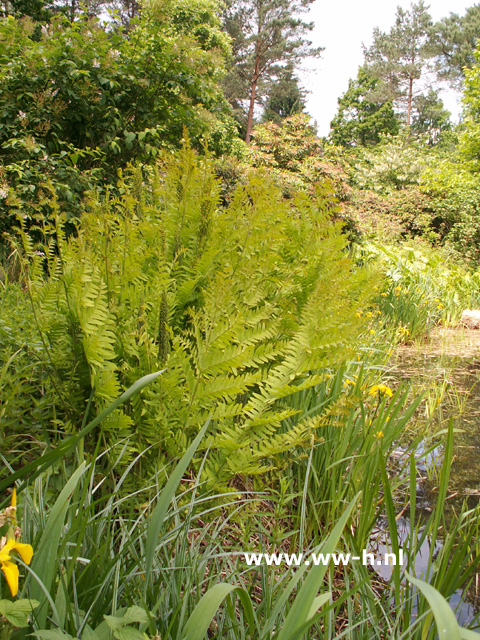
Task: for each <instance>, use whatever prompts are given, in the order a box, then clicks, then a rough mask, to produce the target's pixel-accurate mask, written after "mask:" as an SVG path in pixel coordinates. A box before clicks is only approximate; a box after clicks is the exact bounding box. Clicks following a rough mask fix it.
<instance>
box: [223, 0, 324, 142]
mask: <svg viewBox="0 0 480 640" xmlns="http://www.w3.org/2000/svg"><path fill="white" fill-rule="evenodd" d="M313 1H314V0H228V2H227V6H226V9H225V13H224V25H225V29H226V31H227V32H228V33H229V35H230V36H231V38H232V41H233V57H232V64H231V66H230V69H229V73H228V75H227V78H226V80H225V84H224V87H225V92H226V96H227V98H228V100H229V101H230V102H231V104H232V105H233V106H234V108H235V110H236V112H237V113H238V114H240V115H242V114H243V117H244V126H245V140H246V142H249V141H250V137H251V134H252V128H253V122H254V115H255V108H256V107H257V106H258V105H260V104H262V103H263V102H264V100H265V98H266V97H267V96H268V94H269V92H270V90H271V87H272V85H273V83H274V81H275V80H278V79H279V78H280V77H281V75H282V73H283V72H284V68H285V67H286V66H288V65H292V66H295V65H296V64H297V63H298V61H299V60H301V59H304V58H306V57H308V56H318V55H320V52H321V48H320V47H313V46H312V43H311V42H310V41H309V40H308V39H307V37H306V36H307V34H308V32H309V31H311V30H312V28H313V24H312V23H309V22H305V21H304V20H302V18H301V14H302V13H304V12H306V11H307V10H308V9H309V7H310V5H311V4H312V2H313Z"/></svg>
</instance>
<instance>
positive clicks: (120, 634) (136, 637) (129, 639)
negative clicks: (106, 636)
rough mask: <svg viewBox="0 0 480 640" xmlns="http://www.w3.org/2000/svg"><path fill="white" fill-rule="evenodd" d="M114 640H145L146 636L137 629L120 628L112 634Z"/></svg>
mask: <svg viewBox="0 0 480 640" xmlns="http://www.w3.org/2000/svg"><path fill="white" fill-rule="evenodd" d="M113 636H114V638H116V639H117V640H145V639H146V637H147V636H145V634H144V633H142V632H141V631H139V630H138V629H134V628H133V627H121V629H117V631H114V632H113Z"/></svg>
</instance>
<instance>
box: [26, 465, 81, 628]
mask: <svg viewBox="0 0 480 640" xmlns="http://www.w3.org/2000/svg"><path fill="white" fill-rule="evenodd" d="M84 472H85V462H84V463H82V464H81V465H80V466H79V467H78V469H77V470H76V471H75V472H74V474H73V475H72V477H71V478H70V480H69V481H68V482H67V484H66V485H65V487H64V488H63V489H62V491H61V493H60V495H59V496H58V498H57V500H56V502H55V504H54V505H53V507H52V510H51V512H50V515H49V517H48V520H47V522H46V525H45V529H44V531H43V535H42V537H41V540H40V543H39V545H38V547H37V548H36V549H34V555H33V562H32V571H33V572H34V573H35V574H36V575H37V576H38V577H39V579H40V580H41V581H42V583H43V585H44V587H45V589H46V590H47V592H50V590H51V587H52V583H53V578H54V575H55V572H56V570H57V562H58V558H57V552H58V547H59V546H60V539H61V537H62V533H63V527H64V522H65V514H66V512H67V509H68V505H69V504H70V499H71V497H72V494H73V491H74V490H75V487H76V486H77V483H78V481H79V480H80V478H81V476H82V475H83V473H84ZM30 593H31V595H32V597H33V598H36V599H38V601H39V603H40V605H41V609H40V610H39V612H38V613H37V616H36V617H37V624H38V625H39V626H40V627H43V626H45V624H46V621H47V606H46V605H47V597H46V595H45V593H44V591H43V589H42V587H41V585H40V584H38V582H36V581H35V582H34V583H33V584H32V586H31V588H30Z"/></svg>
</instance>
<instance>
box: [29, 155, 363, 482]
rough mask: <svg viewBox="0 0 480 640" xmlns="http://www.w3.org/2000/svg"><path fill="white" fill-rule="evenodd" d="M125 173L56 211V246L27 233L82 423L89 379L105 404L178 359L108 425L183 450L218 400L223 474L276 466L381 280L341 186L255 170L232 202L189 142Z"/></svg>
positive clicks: (155, 445)
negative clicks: (67, 210)
mask: <svg viewBox="0 0 480 640" xmlns="http://www.w3.org/2000/svg"><path fill="white" fill-rule="evenodd" d="M122 180H123V181H122V182H121V184H120V190H121V192H122V193H123V195H122V196H121V197H120V198H118V199H111V200H106V201H102V202H99V201H97V200H92V202H91V204H90V206H89V208H88V210H87V211H85V213H84V215H83V223H82V225H81V227H80V228H79V229H78V234H77V236H76V237H71V238H69V239H68V240H66V239H65V237H64V236H63V231H62V230H61V221H60V220H59V221H58V222H57V242H56V243H55V244H54V243H53V242H51V244H50V247H49V248H47V249H44V250H43V251H44V252H45V251H46V253H47V259H45V257H44V255H43V254H42V252H40V255H39V252H38V248H35V247H33V245H32V243H31V240H30V239H29V238H28V237H27V236H26V235H25V234H24V235H23V239H24V246H25V250H26V253H27V255H28V256H29V258H30V260H31V266H30V276H29V278H30V285H29V287H30V290H31V293H32V299H33V304H34V306H35V309H36V315H37V318H38V324H39V327H40V329H41V332H42V335H43V339H44V341H45V343H46V344H47V345H48V350H49V357H50V359H51V362H52V365H53V369H54V370H55V372H56V375H57V379H58V386H59V388H61V389H62V393H63V394H65V395H68V397H66V398H65V402H66V403H67V404H68V406H69V412H66V413H65V416H66V419H67V418H68V421H69V424H70V423H72V424H73V425H74V426H78V425H79V423H80V421H81V416H82V414H83V411H84V409H85V405H86V402H87V400H88V399H89V398H90V395H91V394H92V399H93V407H94V408H95V410H96V411H97V412H98V411H99V410H100V409H101V408H102V407H103V406H104V404H105V403H106V402H108V401H110V400H111V399H113V398H114V397H116V396H117V395H118V394H119V393H120V390H121V389H122V388H124V387H126V386H128V385H130V384H131V383H132V382H133V381H134V380H136V379H138V378H139V377H140V376H141V375H144V374H146V373H148V372H150V371H154V370H156V369H159V368H165V372H164V374H163V375H162V376H161V378H160V379H159V382H158V383H156V384H155V385H152V386H151V387H150V388H149V389H146V390H145V391H144V392H143V397H141V398H137V400H136V401H135V402H134V403H133V404H132V406H130V407H129V408H128V409H124V410H123V412H122V413H121V412H119V411H118V412H117V413H116V414H115V416H114V418H112V419H111V421H110V422H109V424H108V425H106V429H105V442H106V443H107V444H110V445H113V444H116V443H118V442H119V440H120V439H121V438H123V437H125V436H129V445H128V446H129V447H130V450H131V453H132V455H133V454H134V452H135V451H139V450H143V449H144V448H145V447H146V446H151V455H152V456H156V457H160V458H164V457H165V456H166V457H172V456H177V455H180V454H181V453H182V452H183V451H185V449H186V447H187V445H188V443H189V442H191V440H192V438H193V437H194V435H195V434H196V433H197V432H198V430H199V428H200V426H201V425H202V424H203V423H204V422H205V421H206V420H207V418H208V417H209V416H210V417H211V426H210V429H209V432H208V433H209V437H207V439H206V440H205V442H204V445H205V446H206V447H209V448H210V455H209V457H208V462H207V464H206V474H207V476H209V477H210V479H211V482H213V481H214V482H218V483H219V484H220V485H225V484H226V483H227V482H228V481H229V480H230V479H231V478H232V477H234V476H235V475H237V474H258V473H262V472H264V471H266V470H267V469H269V468H272V467H275V465H276V464H277V460H278V458H277V456H278V454H279V453H281V452H284V451H287V450H291V449H292V448H293V447H295V446H298V445H300V444H302V443H303V442H305V441H309V439H310V438H311V435H312V428H315V427H314V426H312V425H314V424H315V423H314V422H312V421H311V420H309V419H305V420H298V421H294V422H292V421H291V420H288V421H287V418H290V417H291V416H292V415H293V414H294V413H295V412H296V409H295V405H294V403H293V402H292V403H290V404H289V398H292V397H293V396H294V395H295V394H296V393H298V391H299V390H301V389H307V388H310V387H312V386H314V385H315V384H317V383H319V382H321V381H322V380H324V379H325V376H326V372H327V369H328V370H330V369H331V368H332V367H336V366H339V365H340V364H341V363H342V362H343V361H344V360H345V359H346V358H348V357H349V356H350V355H351V354H352V350H353V348H354V347H355V341H356V340H357V337H358V334H359V331H360V329H361V328H362V323H363V320H362V319H360V318H357V317H356V315H355V311H356V310H357V309H359V308H361V307H363V306H364V305H365V299H366V297H368V296H369V291H371V290H372V287H370V286H369V283H368V282H367V279H368V277H369V276H368V272H367V270H365V269H360V268H355V267H354V264H353V263H352V261H351V260H350V259H349V257H348V255H347V253H346V251H345V243H346V242H345V237H344V236H343V235H342V233H341V228H340V226H339V224H338V223H333V222H332V220H331V214H332V211H334V209H335V202H333V201H331V200H329V199H328V198H326V197H325V196H318V197H317V198H311V197H308V196H307V195H306V194H302V195H300V196H298V197H296V198H295V199H293V200H288V201H285V200H284V199H282V197H281V193H280V192H279V190H278V189H277V188H276V187H274V186H273V185H272V183H271V182H270V181H269V179H268V176H267V175H266V174H264V173H261V172H258V173H257V174H254V175H252V176H251V178H250V181H249V182H248V184H246V185H245V186H242V187H240V188H238V189H237V191H236V192H235V194H234V196H233V198H232V201H231V203H230V205H229V207H228V208H227V209H221V208H219V206H218V202H219V193H220V187H219V184H218V181H217V180H216V179H215V177H214V175H213V172H212V169H211V166H210V162H209V160H208V159H198V158H197V157H196V156H195V155H194V153H193V152H192V151H191V150H190V149H188V148H185V149H183V151H182V152H181V153H180V154H178V155H177V156H173V157H166V158H165V159H164V162H163V164H162V165H161V166H160V167H159V169H158V170H156V171H154V172H152V175H151V176H150V179H148V180H147V179H145V178H144V176H142V174H141V172H140V170H137V171H134V172H132V175H130V176H129V177H128V178H124V179H122ZM46 263H47V266H46ZM45 267H46V269H45ZM45 271H46V273H45ZM358 315H359V314H358ZM127 414H128V415H127ZM286 425H289V426H288V427H287V426H286ZM292 425H293V426H292Z"/></svg>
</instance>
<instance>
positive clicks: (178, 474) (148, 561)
mask: <svg viewBox="0 0 480 640" xmlns="http://www.w3.org/2000/svg"><path fill="white" fill-rule="evenodd" d="M209 424H210V419H208V420H207V422H206V424H205V425H204V426H203V428H202V430H201V431H200V433H199V434H198V435H197V437H196V438H195V440H194V441H193V442H192V444H191V445H190V446H189V447H188V449H187V451H186V452H185V453H184V454H183V457H182V459H181V460H180V462H179V463H178V464H177V466H176V467H175V470H174V472H173V473H172V475H171V476H170V478H169V479H168V482H167V484H166V485H165V487H164V489H163V491H162V493H161V494H160V497H159V499H158V503H157V506H156V507H155V509H154V510H153V513H152V515H151V517H150V524H149V526H148V531H147V539H146V542H145V592H146V591H147V589H148V583H149V579H150V573H151V570H152V565H153V558H154V555H155V549H156V547H157V543H158V536H159V535H160V531H161V530H162V527H163V526H164V519H165V515H166V513H167V509H168V507H169V505H170V502H171V501H172V498H173V496H174V494H175V491H176V490H177V487H178V485H179V484H180V481H181V480H182V478H183V474H184V473H185V471H186V470H187V467H188V465H189V464H190V461H191V460H192V458H193V456H194V454H195V451H196V450H197V447H198V445H199V444H200V441H201V440H202V438H203V436H204V435H205V432H206V430H207V428H208V425H209Z"/></svg>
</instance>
